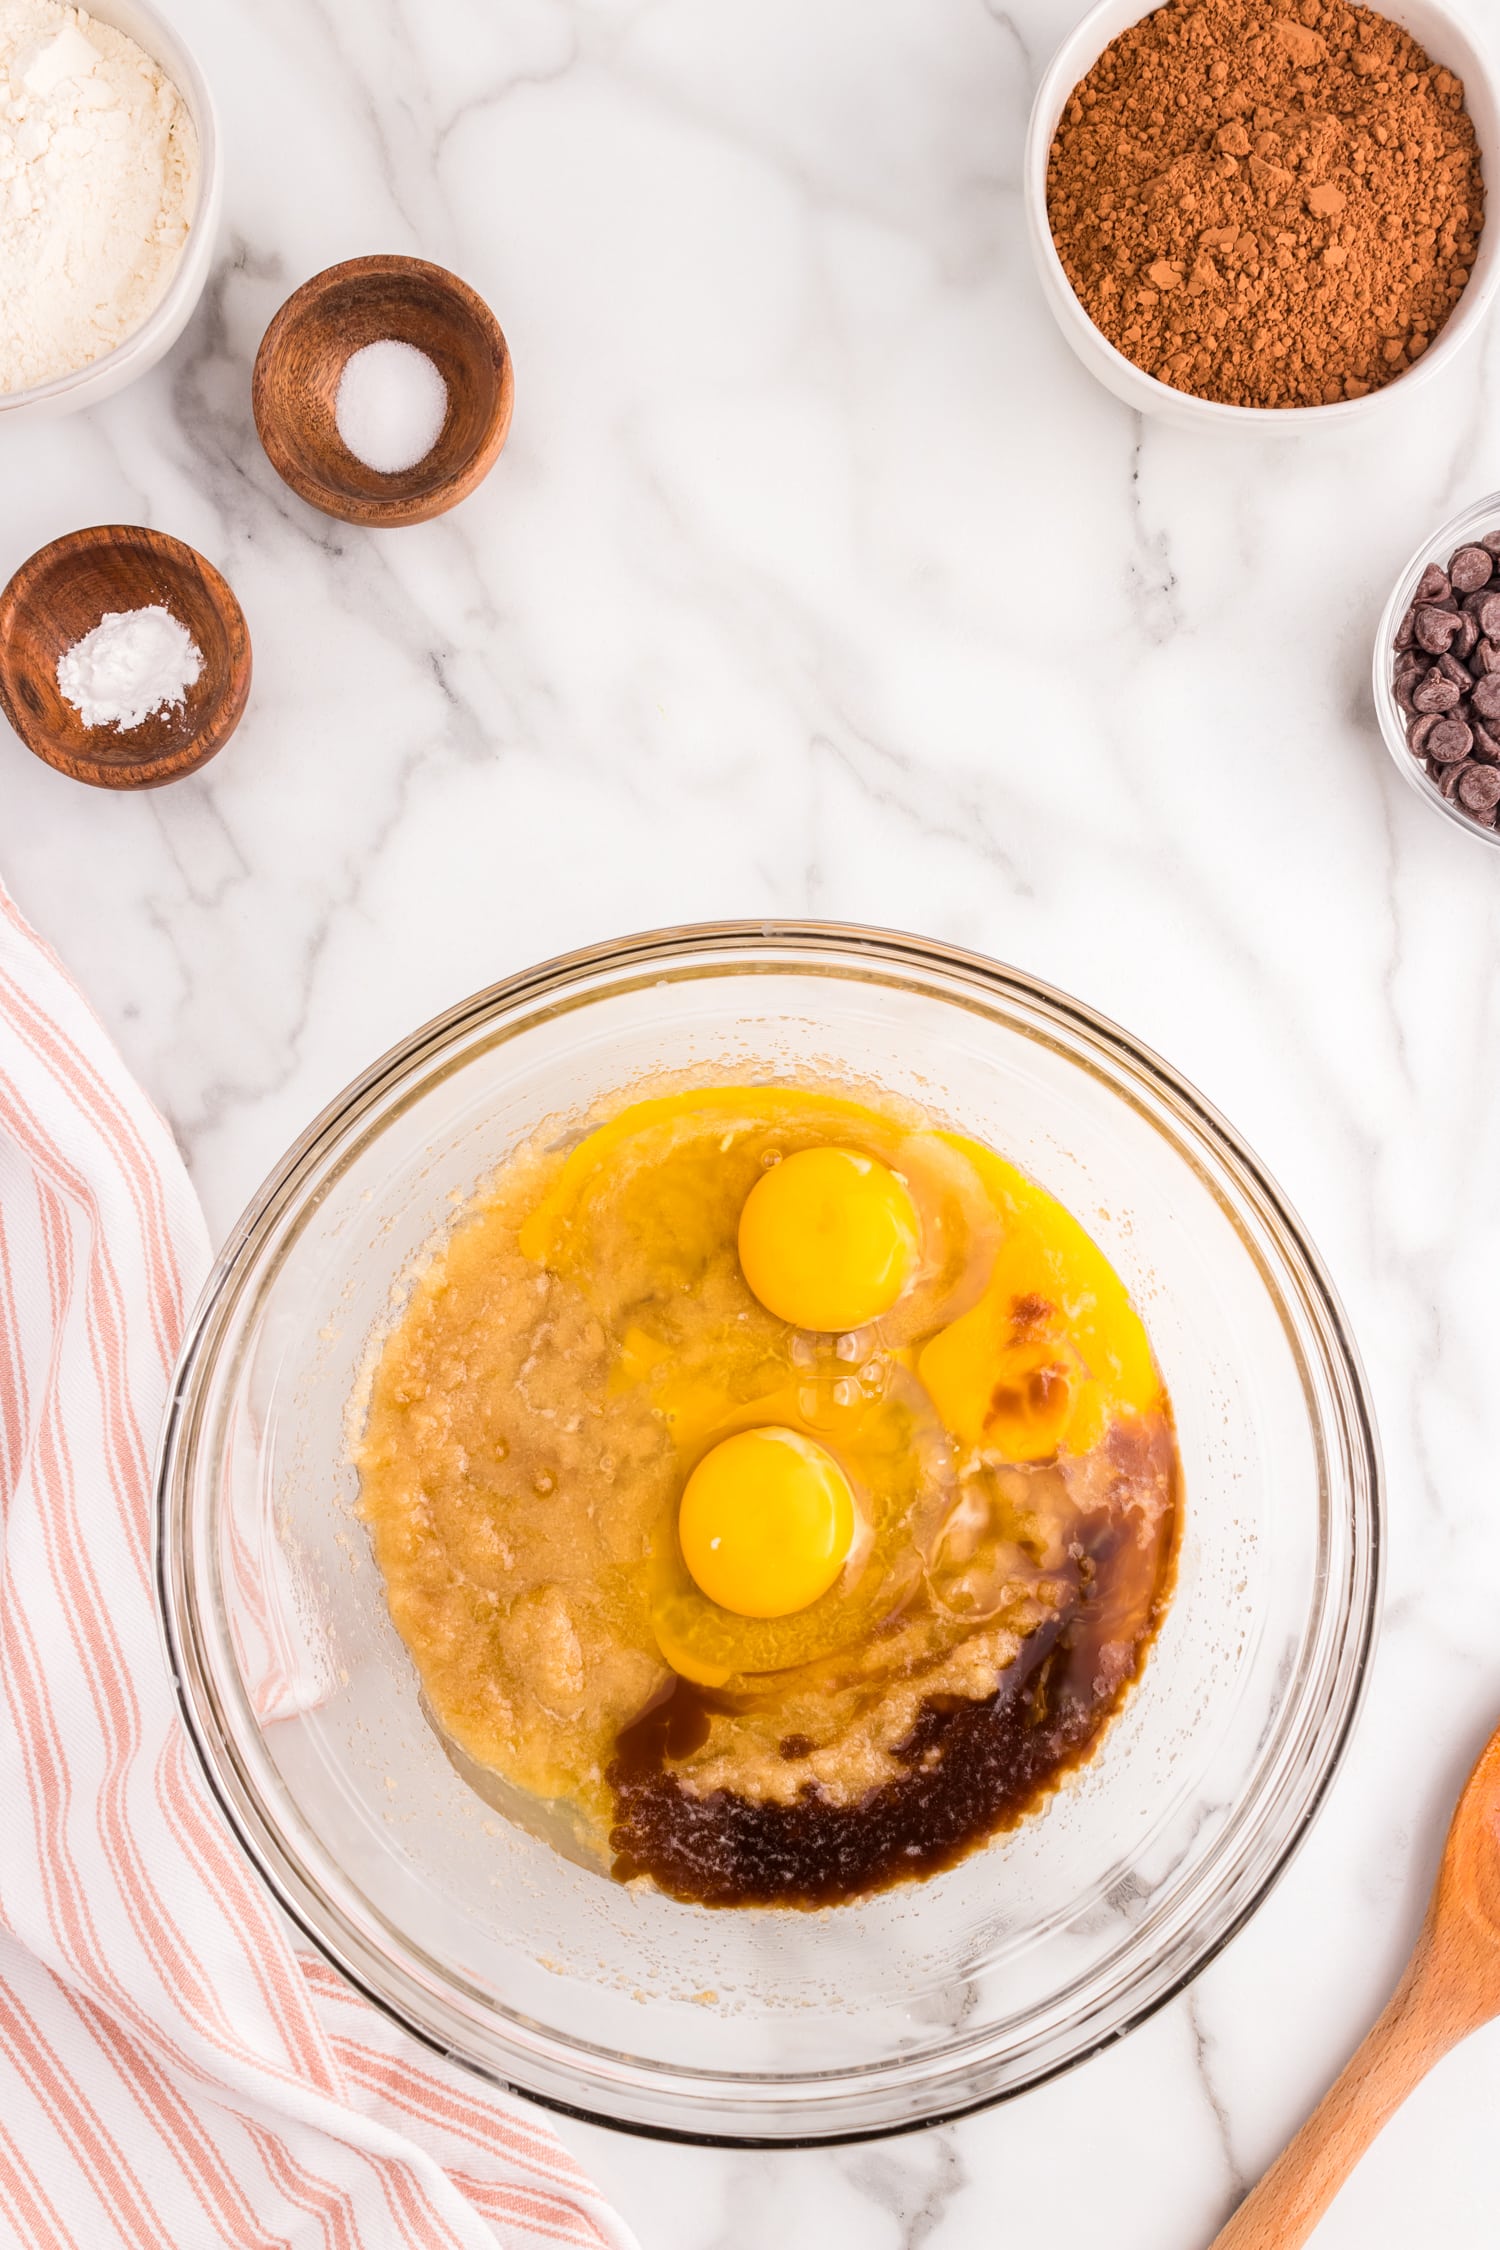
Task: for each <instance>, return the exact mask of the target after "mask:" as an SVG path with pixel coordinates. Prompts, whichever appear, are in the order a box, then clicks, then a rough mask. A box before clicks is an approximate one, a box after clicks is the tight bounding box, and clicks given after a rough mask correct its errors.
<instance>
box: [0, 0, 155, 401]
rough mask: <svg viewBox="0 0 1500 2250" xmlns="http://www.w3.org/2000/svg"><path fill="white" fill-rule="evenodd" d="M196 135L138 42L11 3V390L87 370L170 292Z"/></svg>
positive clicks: (30, 3) (5, 25)
mask: <svg viewBox="0 0 1500 2250" xmlns="http://www.w3.org/2000/svg"><path fill="white" fill-rule="evenodd" d="M197 173H198V136H197V133H196V131H195V130H194V127H193V121H192V119H191V118H190V117H189V115H188V113H187V108H186V106H185V104H184V102H183V99H182V96H181V95H180V94H179V93H178V91H177V88H176V87H175V86H174V85H173V84H172V81H171V80H170V79H169V78H168V77H166V76H165V74H164V73H163V72H162V71H161V70H160V69H158V67H157V65H156V64H155V63H154V62H152V60H151V58H150V57H149V56H148V55H145V54H143V53H142V52H141V49H140V48H139V47H138V46H137V45H136V44H135V41H134V40H133V39H127V38H126V36H125V34H124V33H123V32H122V31H115V30H114V29H113V28H112V27H111V26H110V25H108V24H102V23H96V22H95V21H94V19H93V18H92V17H91V16H89V15H87V14H85V13H84V11H83V10H82V9H81V8H69V7H64V6H62V5H60V0H0V392H5V391H20V390H29V389H30V388H31V387H32V385H33V384H36V383H47V382H51V381H52V380H53V378H54V377H56V376H59V375H67V374H70V373H71V372H72V371H73V370H74V369H75V368H79V367H86V366H88V364H89V363H90V361H92V360H96V359H99V358H101V357H102V356H103V354H104V353H105V352H108V351H112V350H113V349H114V347H115V345H116V344H120V343H123V342H124V340H125V338H126V337H127V336H129V335H130V334H131V333H132V331H133V330H134V329H137V328H139V326H140V325H141V322H142V321H143V320H144V319H145V318H146V316H147V314H148V313H149V312H151V310H152V309H153V307H154V306H155V305H156V304H157V303H158V301H159V300H160V298H161V297H162V295H163V294H164V292H165V290H166V288H167V285H168V283H169V282H170V281H171V278H172V275H173V273H174V272H175V271H176V268H177V262H178V260H179V258H180V257H181V256H182V250H183V245H184V243H185V242H186V241H187V237H188V225H189V214H190V211H191V208H192V202H193V196H194V192H195V188H196V184H197Z"/></svg>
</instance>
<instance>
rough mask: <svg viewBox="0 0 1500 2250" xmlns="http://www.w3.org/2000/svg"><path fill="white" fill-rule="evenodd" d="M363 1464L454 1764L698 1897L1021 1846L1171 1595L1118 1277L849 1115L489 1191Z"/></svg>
mask: <svg viewBox="0 0 1500 2250" xmlns="http://www.w3.org/2000/svg"><path fill="white" fill-rule="evenodd" d="M752 1284H753V1286H752ZM846 1321H848V1322H851V1323H854V1324H853V1325H848V1326H845V1325H842V1323H843V1322H846ZM358 1465H359V1469H360V1474H361V1486H362V1496H361V1497H362V1509H363V1513H364V1515H365V1517H366V1519H367V1521H368V1523H369V1525H370V1529H371V1533H372V1537H373V1540H374V1545H375V1552H376V1556H377V1559H378V1562H379V1564H380V1568H381V1570H382V1572H383V1574H384V1577H385V1583H386V1589H387V1596H388V1600H389V1604H390V1610H391V1615H392V1618H393V1620H394V1622H395V1624H396V1627H397V1629H398V1631H399V1632H400V1634H401V1636H402V1638H403V1640H404V1641H405V1643H406V1645H407V1647H408V1649H409V1650H410V1652H411V1655H412V1657H413V1660H414V1661H415V1663H416V1666H417V1669H418V1671H419V1673H420V1675H421V1679H422V1683H423V1687H424V1690H425V1693H426V1697H427V1700H428V1704H429V1706H430V1708H431V1710H432V1712H433V1714H434V1716H435V1718H436V1720H437V1722H438V1725H439V1726H440V1728H441V1729H442V1730H443V1732H444V1733H445V1734H446V1735H447V1737H448V1738H449V1739H450V1741H451V1742H452V1743H453V1744H454V1745H456V1746H457V1749H458V1750H459V1752H461V1753H462V1754H463V1756H464V1757H466V1758H467V1759H469V1760H472V1761H473V1762H474V1763H475V1765H477V1766H478V1767H479V1768H481V1769H484V1771H485V1772H486V1773H489V1774H493V1775H495V1776H497V1777H499V1780H500V1782H501V1783H502V1784H504V1785H507V1786H508V1788H509V1790H511V1791H520V1792H522V1793H523V1800H522V1801H523V1802H524V1801H525V1800H528V1799H529V1800H531V1801H532V1802H533V1803H534V1804H535V1805H536V1807H537V1825H538V1827H539V1828H540V1829H541V1830H542V1831H543V1832H544V1833H551V1834H554V1835H555V1834H556V1831H557V1823H558V1818H559V1815H561V1816H563V1817H565V1818H566V1820H567V1822H568V1823H569V1824H570V1825H571V1827H572V1829H573V1830H574V1832H576V1833H577V1834H579V1835H581V1836H582V1838H583V1839H584V1842H585V1846H586V1847H588V1848H591V1849H592V1850H593V1851H594V1852H596V1853H597V1855H598V1856H599V1858H600V1859H601V1860H602V1861H604V1862H606V1863H611V1864H612V1865H613V1869H614V1872H615V1873H616V1874H617V1875H619V1876H620V1877H622V1878H625V1879H629V1878H633V1877H636V1876H640V1875H647V1876H650V1877H651V1878H652V1879H654V1880H655V1881H656V1882H657V1883H658V1884H659V1885H660V1886H661V1887H662V1888H664V1889H667V1890H669V1891H672V1892H674V1893H675V1894H676V1895H678V1896H680V1897H684V1898H691V1899H696V1900H700V1901H703V1902H706V1903H714V1904H739V1903H785V1904H795V1905H807V1904H819V1903H828V1902H834V1901H837V1900H839V1899H842V1898H847V1897H852V1896H856V1895H858V1894H859V1893H860V1892H862V1891H865V1890H868V1889H870V1888H872V1887H876V1886H878V1885H880V1884H882V1883H886V1882H890V1881H894V1880H898V1879H902V1878H904V1877H909V1876H912V1875H918V1874H923V1873H927V1872H930V1871H931V1870H932V1869H933V1868H935V1867H938V1866H941V1865H944V1864H947V1863H948V1862H949V1861H950V1860H952V1859H953V1858H956V1857H958V1856H960V1854H961V1853H962V1852H963V1851H965V1850H967V1849H969V1848H971V1847H972V1846H973V1845H974V1844H975V1843H977V1842H979V1841H981V1840H982V1839H983V1838H984V1837H985V1836H987V1835H989V1834H992V1833H993V1832H994V1831H995V1830H996V1829H998V1828H1001V1827H1003V1826H1005V1825H1008V1824H1009V1823H1011V1822H1012V1821H1014V1819H1016V1818H1018V1817H1019V1816H1020V1815H1021V1813H1023V1812H1024V1811H1025V1810H1026V1809H1027V1807H1028V1806H1029V1805H1030V1804H1032V1803H1034V1802H1035V1801H1036V1799H1037V1798H1038V1796H1039V1795H1041V1794H1042V1793H1043V1792H1044V1791H1045V1790H1046V1789H1047V1788H1048V1787H1050V1786H1051V1785H1052V1784H1053V1783H1054V1782H1055V1780H1056V1778H1057V1777H1058V1775H1059V1774H1060V1773H1061V1772H1062V1771H1063V1770H1064V1769H1065V1768H1066V1767H1067V1766H1068V1765H1069V1764H1071V1763H1074V1762H1076V1760H1077V1759H1078V1758H1079V1757H1081V1756H1083V1755H1085V1754H1086V1753H1087V1751H1088V1750H1089V1748H1090V1747H1091V1746H1092V1744H1093V1742H1094V1740H1095V1739H1096V1737H1097V1735H1098V1733H1099V1731H1100V1729H1101V1727H1102V1726H1103V1725H1104V1723H1105V1722H1106V1720H1107V1719H1108V1717H1109V1715H1110V1713H1111V1712H1112V1711H1113V1709H1114V1708H1115V1707H1116V1706H1117V1704H1118V1702H1119V1701H1120V1699H1121V1697H1122V1695H1123V1693H1124V1692H1125V1690H1126V1689H1127V1687H1128V1685H1129V1683H1130V1681H1131V1680H1132V1679H1133V1678H1134V1677H1135V1675H1136V1673H1137V1671H1138V1669H1139V1666H1140V1663H1141V1661H1142V1659H1143V1657H1144V1654H1145V1651H1146V1648H1147V1646H1148V1644H1149V1641H1150V1638H1151V1636H1152V1634H1153V1632H1154V1631H1155V1629H1156V1626H1157V1623H1158V1622H1159V1619H1160V1616H1161V1614H1162V1612H1163V1609H1164V1607H1165V1603H1166V1599H1167V1594H1168V1589H1169V1585H1170V1575H1171V1564H1172V1555H1173V1544H1174V1535H1175V1522H1176V1496H1177V1487H1178V1471H1177V1458H1176V1448H1175V1443H1174V1440H1173V1435H1172V1426H1171V1416H1170V1409H1169V1406H1168V1403H1167V1399H1166V1396H1165V1393H1164V1391H1163V1389H1162V1385H1161V1381H1160V1377H1159V1375H1158V1373H1157V1370H1156V1366H1155V1363H1154V1360H1153V1358H1152V1355H1151V1350H1150V1346H1149V1344H1148V1342H1147V1338H1146V1334H1145V1331H1144V1328H1143V1327H1142V1324H1141V1322H1140V1319H1139V1317H1138V1315H1137V1314H1136V1312H1135V1311H1134V1309H1133V1307H1132V1306H1131V1304H1130V1302H1129V1299H1128V1297H1127V1296H1126V1293H1125V1291H1124V1289H1123V1287H1122V1285H1121V1283H1120V1281H1119V1279H1118V1277H1117V1276H1116V1275H1115V1273H1114V1271H1113V1269H1112V1268H1111V1267H1110V1265H1109V1264H1108V1262H1107V1261H1106V1260H1105V1258H1104V1257H1103V1256H1102V1255H1101V1253H1100V1252H1099V1250H1098V1249H1097V1248H1096V1246H1095V1245H1094V1243H1093V1242H1092V1241H1091V1240H1090V1238H1089V1236H1088V1235H1087V1234H1086V1233H1085V1232H1084V1230H1083V1229H1082V1228H1081V1227H1080V1226H1079V1225H1078V1223H1077V1221H1076V1220H1074V1219H1073V1218H1072V1217H1071V1216H1070V1214H1069V1213H1068V1212H1067V1211H1065V1210H1064V1209H1063V1208H1062V1206H1061V1205H1059V1204H1058V1203H1057V1202H1056V1201H1055V1200H1054V1199H1053V1198H1051V1197H1050V1196H1048V1195H1046V1194H1045V1193H1044V1192H1043V1191H1042V1190H1041V1189H1040V1188H1038V1187H1037V1186H1036V1185H1035V1184H1034V1183H1033V1182H1032V1181H1030V1180H1028V1179H1027V1178H1026V1177H1025V1176H1024V1175H1023V1174H1022V1173H1020V1172H1019V1171H1017V1170H1016V1169H1015V1167H1013V1166H1012V1165H1010V1164H1007V1163H1006V1162H1004V1161H1003V1160H1002V1159H1001V1158H1000V1157H998V1156H997V1155H995V1154H994V1153H993V1152H992V1151H990V1150H988V1149H985V1148H982V1147H980V1146H978V1145H977V1144H975V1143H973V1142H969V1141H965V1140H962V1139H960V1138H958V1137H956V1136H954V1135H952V1134H949V1133H945V1132H941V1131H937V1130H935V1129H933V1128H932V1127H931V1126H930V1125H929V1124H928V1123H927V1122H926V1121H925V1120H923V1119H922V1118H921V1117H920V1116H919V1115H917V1114H916V1113H914V1112H911V1111H909V1110H898V1109H897V1108H896V1107H895V1106H894V1105H893V1106H892V1107H891V1108H889V1109H886V1108H884V1107H871V1106H869V1105H868V1104H866V1103H863V1102H859V1101H855V1100H852V1099H850V1098H849V1097H847V1096H846V1095H844V1094H843V1093H841V1092H839V1091H838V1090H836V1089H824V1088H818V1087H803V1088H788V1087H776V1086H748V1087H727V1088H712V1089H703V1090H698V1091H695V1092H690V1093H683V1094H671V1095H665V1096H661V1097H659V1098H656V1099H653V1100H648V1101H643V1102H637V1103H635V1104H633V1105H631V1106H630V1107H628V1108H626V1109H624V1110H622V1111H621V1113H620V1114H619V1115H618V1116H616V1117H615V1118H613V1119H612V1120H610V1121H609V1122H608V1123H606V1124H604V1125H602V1126H600V1127H598V1128H597V1129H596V1130H595V1131H593V1132H591V1133H589V1134H588V1135H587V1137H586V1138H584V1139H583V1140H581V1141H580V1142H579V1143H578V1145H577V1146H576V1147H574V1148H573V1149H572V1150H571V1151H570V1152H569V1153H566V1154H561V1153H537V1152H534V1151H531V1152H523V1153H522V1154H521V1155H519V1156H518V1157H516V1158H515V1159H513V1160H512V1161H511V1162H510V1163H509V1164H507V1165H506V1166H505V1167H504V1168H503V1170H502V1171H501V1172H500V1173H499V1174H498V1175H497V1177H496V1179H495V1180H494V1182H493V1183H492V1185H491V1187H490V1189H489V1190H488V1192H487V1193H486V1194H485V1195H483V1196H482V1197H481V1198H480V1199H479V1200H478V1201H477V1202H476V1203H475V1205H474V1206H472V1207H471V1209H470V1211H469V1212H468V1213H467V1214H466V1215H465V1217H464V1219H463V1220H462V1222H461V1223H460V1224H459V1225H458V1227H457V1228H456V1229H455V1231H454V1233H453V1234H452V1236H451V1237H450V1238H449V1240H448V1242H447V1243H446V1245H445V1246H444V1248H443V1250H442V1252H441V1254H440V1255H439V1257H438V1258H437V1259H436V1261H435V1262H434V1263H433V1264H432V1265H431V1266H430V1267H429V1268H428V1269H427V1270H426V1271H425V1272H424V1273H423V1275H422V1276H421V1277H420V1279H419V1280H418V1282H417V1283H416V1285H415V1287H414V1289H413V1292H412V1296H411V1300H410V1303H409V1305H408V1308H407V1310H406V1312H405V1314H404V1316H403V1318H402V1320H401V1321H400V1323H399V1325H398V1326H397V1327H396V1328H395V1330H394V1331H393V1333H392V1334H391V1336H390V1337H389V1339H388V1340H387V1342H386V1344H385V1347H384V1350H383V1352H382V1354H381V1357H380V1360H379V1364H378V1366H377V1368H376V1371H375V1376H374V1382H373V1388H372V1394H371V1403H370V1409H369V1415H368V1420H367V1423H366V1427H365V1431H364V1436H363V1441H362V1444H361V1446H360V1449H359V1453H358ZM506 1801H507V1802H510V1803H514V1799H513V1798H509V1797H508V1798H507V1800H506Z"/></svg>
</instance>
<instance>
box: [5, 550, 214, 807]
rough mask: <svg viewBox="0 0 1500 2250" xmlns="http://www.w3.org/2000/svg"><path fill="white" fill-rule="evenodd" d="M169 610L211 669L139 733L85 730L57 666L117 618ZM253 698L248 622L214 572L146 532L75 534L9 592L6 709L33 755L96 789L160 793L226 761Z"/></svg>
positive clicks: (43, 554) (40, 557) (26, 570)
mask: <svg viewBox="0 0 1500 2250" xmlns="http://www.w3.org/2000/svg"><path fill="white" fill-rule="evenodd" d="M158 604H159V605H160V607H161V608H163V609H169V610H170V611H171V612H172V615H173V616H174V617H175V618H176V619H177V621H178V623H179V624H180V625H185V626H186V627H187V630H188V631H189V633H191V635H192V637H193V639H194V641H195V642H196V643H197V646H198V651H199V654H200V655H201V656H202V658H203V670H202V672H201V674H200V675H199V677H198V679H197V680H196V682H195V683H194V685H193V686H192V687H190V688H189V689H188V690H187V693H186V694H185V696H184V697H183V700H182V702H181V703H179V704H176V705H174V706H171V707H170V708H168V709H166V710H164V711H155V712H153V713H152V715H151V717H150V718H148V719H143V720H142V722H141V724H140V725H139V726H138V727H132V728H130V730H129V731H128V732H124V731H122V730H120V729H119V728H116V727H86V726H85V725H84V723H83V719H82V716H81V715H80V713H79V712H78V711H76V710H75V709H74V707H73V705H72V704H71V703H68V702H67V701H65V700H64V697H63V694H62V691H61V689H60V688H59V687H58V684H57V663H58V658H59V657H60V656H62V655H63V654H64V653H65V652H66V651H67V650H68V649H70V648H71V647H72V646H73V645H74V643H75V642H76V641H81V640H82V639H83V636H84V635H85V633H91V632H92V631H93V630H94V627H95V626H96V625H97V624H98V623H99V620H100V619H101V618H102V617H103V616H105V614H106V613H107V612H108V611H110V610H127V611H128V610H132V609H146V608H151V607H153V606H156V605H158ZM249 699H250V634H249V630H248V628H247V626H246V624H245V613H244V611H243V610H242V609H241V608H240V605H239V603H238V602H237V601H236V600H235V597H234V594H233V592H232V590H231V589H230V587H229V586H228V585H226V583H225V582H224V580H223V579H222V578H221V577H220V575H219V573H218V572H217V571H216V570H215V569H214V567H213V564H212V563H210V562H206V561H205V560H204V558H203V556H202V555H200V554H199V553H198V552H197V550H196V549H195V548H192V547H189V546H187V545H186V544H185V543H184V542H183V541H182V540H181V539H171V538H169V537H168V536H167V534H166V533H165V532H164V531H150V530H148V529H147V528H146V526H145V525H144V524H136V523H98V524H92V525H90V527H89V528H88V530H86V531H70V532H69V533H68V534H67V536H66V537H65V538H62V539H54V540H53V541H52V543H51V545H50V546H47V547H41V548H39V549H38V550H37V552H36V553H35V554H34V555H33V556H32V557H31V559H30V561H29V562H24V563H22V565H21V567H20V569H19V570H18V571H17V572H16V574H15V576H14V578H12V580H11V581H10V584H9V585H8V586H7V587H6V589H5V591H4V593H0V709H3V710H4V713H5V716H6V717H7V718H8V719H9V721H10V723H11V725H12V726H13V727H14V728H15V730H16V732H17V734H18V735H19V736H20V737H21V740H22V741H23V742H24V743H25V745H26V747H27V749H28V750H32V751H34V752H35V753H36V755H37V757H39V758H43V759H45V760H46V762H47V764H48V765H49V766H56V768H57V770H58V772H59V773H65V774H68V775H70V776H71V777H72V779H73V780H74V781H87V782H89V783H91V784H92V786H93V787H94V788H96V789H159V788H160V787H161V786H162V784H163V783H164V782H168V781H179V780H181V778H182V776H183V775H184V774H188V773H195V772H196V771H197V769H198V767H199V766H203V765H206V764H207V763H208V761H209V759H210V758H212V757H215V756H217V754H218V752H219V751H220V750H222V749H223V747H224V745H225V743H226V742H227V741H228V740H229V737H230V736H231V735H232V734H233V732H234V730H235V728H236V727H237V726H238V725H239V723H240V720H241V719H242V718H243V716H244V713H245V705H246V703H247V702H248V701H249Z"/></svg>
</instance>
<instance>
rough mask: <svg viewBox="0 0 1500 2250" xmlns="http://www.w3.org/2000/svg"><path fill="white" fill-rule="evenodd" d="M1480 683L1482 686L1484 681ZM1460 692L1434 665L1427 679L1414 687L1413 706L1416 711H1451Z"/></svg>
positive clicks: (1484, 715) (1487, 714)
mask: <svg viewBox="0 0 1500 2250" xmlns="http://www.w3.org/2000/svg"><path fill="white" fill-rule="evenodd" d="M1480 684H1481V686H1482V685H1483V682H1481V683H1480ZM1459 694H1460V690H1459V688H1458V687H1457V685H1456V684H1455V682H1454V681H1452V680H1445V679H1444V678H1443V675H1442V673H1441V672H1440V671H1439V670H1438V669H1437V666H1436V665H1434V666H1433V668H1432V670H1431V671H1430V672H1429V673H1428V675H1427V677H1426V679H1424V680H1418V682H1417V684H1416V686H1415V687H1414V688H1413V689H1412V691H1411V707H1412V709H1413V710H1414V711H1451V710H1452V709H1453V706H1454V705H1455V704H1456V703H1457V701H1458V699H1459ZM1490 715H1491V714H1490V713H1489V712H1484V713H1483V714H1482V716H1483V717H1485V718H1488V717H1489V716H1490Z"/></svg>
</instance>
